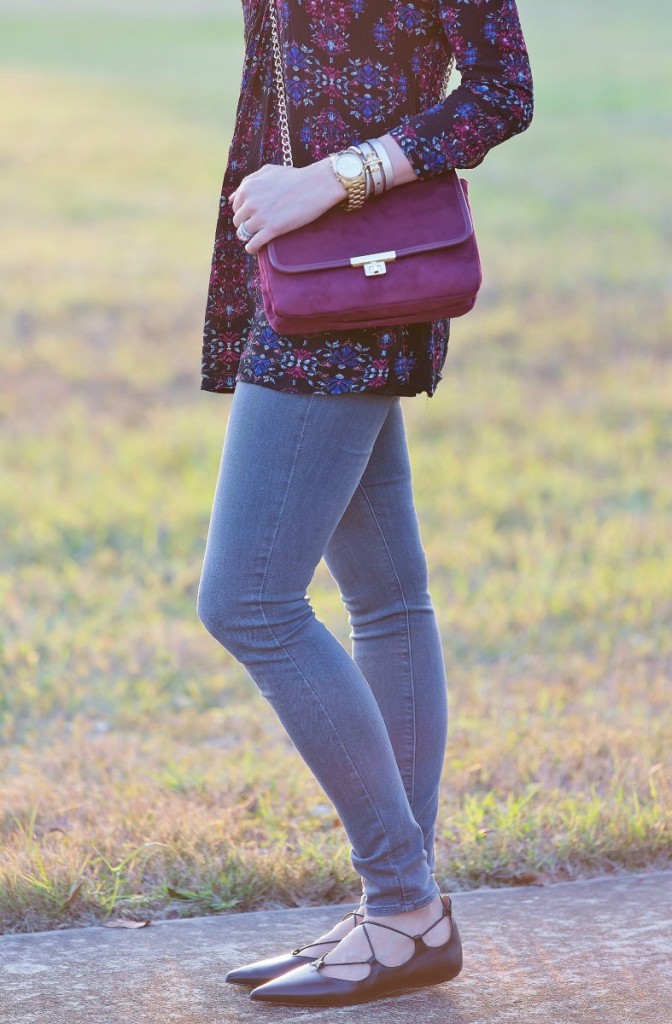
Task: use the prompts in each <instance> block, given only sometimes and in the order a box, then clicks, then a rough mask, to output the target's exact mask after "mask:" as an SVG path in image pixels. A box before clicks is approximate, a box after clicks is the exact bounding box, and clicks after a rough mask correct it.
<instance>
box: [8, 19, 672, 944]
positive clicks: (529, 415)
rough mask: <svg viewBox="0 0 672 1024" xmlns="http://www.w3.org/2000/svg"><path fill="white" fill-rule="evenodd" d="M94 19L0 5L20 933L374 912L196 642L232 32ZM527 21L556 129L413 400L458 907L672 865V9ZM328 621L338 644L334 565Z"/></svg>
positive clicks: (319, 590) (215, 408)
mask: <svg viewBox="0 0 672 1024" xmlns="http://www.w3.org/2000/svg"><path fill="white" fill-rule="evenodd" d="M76 6H77V5H72V4H69V5H68V6H67V7H64V8H63V10H60V9H59V11H58V12H57V13H54V9H53V8H52V7H51V5H49V4H47V3H37V2H34V3H33V4H31V7H30V9H26V10H24V11H21V9H20V8H19V7H18V5H14V6H13V5H11V4H8V3H6V2H2V3H0V16H1V17H2V32H1V33H0V39H1V42H0V48H1V50H0V53H1V56H2V68H1V69H0V78H1V81H0V140H1V141H0V174H1V175H2V178H3V187H2V190H1V191H0V218H1V220H2V224H3V227H4V232H3V238H4V242H5V244H4V245H3V246H2V247H0V279H2V282H3V288H2V296H1V297H0V317H1V323H0V327H1V331H2V334H1V338H2V347H1V350H0V360H1V368H0V373H1V379H2V389H1V392H0V418H1V421H2V432H1V434H0V460H1V464H2V488H1V489H0V529H1V530H2V537H3V545H2V549H1V551H0V621H1V625H0V673H1V679H2V683H1V688H0V741H1V742H2V747H1V748H0V929H2V930H4V931H30V930H38V929H45V928H56V927H62V926H66V925H74V924H86V923H93V922H96V921H98V922H100V921H102V920H104V919H105V918H106V917H108V916H109V915H114V916H118V915H122V916H123V915H127V916H141V915H146V916H150V917H152V918H165V917H175V916H188V915H192V914H195V913H214V912H220V911H228V910H243V909H250V908H254V907H259V906H269V905H270V906H280V905H295V904H302V903H311V902H326V901H331V900H334V901H338V900H341V899H346V898H350V897H354V896H356V895H357V894H358V892H359V883H358V880H357V879H356V877H355V875H354V874H353V871H352V868H351V866H350V863H349V858H348V845H347V842H346V841H345V839H344V834H343V832H342V829H341V827H340V825H339V823H338V822H337V820H336V818H335V815H334V812H333V809H332V808H331V806H330V804H329V803H328V801H327V800H326V799H325V797H324V795H323V794H322V793H321V792H320V790H319V788H318V787H317V785H316V783H315V782H314V780H313V779H312V778H311V776H310V774H309V773H308V771H307V769H306V768H305V767H304V766H303V764H302V763H301V762H300V760H299V759H298V756H297V755H296V753H295V752H294V750H293V748H292V746H291V744H290V743H289V741H288V739H287V738H286V736H285V735H284V733H283V731H282V729H281V728H280V726H279V724H278V723H277V722H276V720H275V718H274V716H273V713H272V711H271V709H270V707H269V706H268V705H267V704H266V703H265V702H264V700H263V699H262V698H261V697H260V695H259V694H258V693H257V691H256V689H255V687H254V685H253V684H252V683H251V681H250V680H249V679H248V678H247V677H246V675H245V673H244V671H243V670H242V668H241V667H240V666H238V665H237V664H236V663H235V662H233V660H232V659H231V658H230V657H229V656H228V655H227V654H225V653H224V651H223V650H222V649H221V648H219V647H218V646H217V644H216V643H215V642H214V641H213V640H212V639H211V638H210V637H209V636H208V635H207V634H206V633H205V631H204V629H203V627H202V626H201V625H200V623H199V622H198V619H197V617H196V612H195V596H196V586H197V582H198V575H199V572H200V566H201V559H202V555H203V546H204V541H205V533H206V529H207V523H208V516H209V511H210V503H211V500H212V494H213V489H214V483H215V477H216V472H217V466H218V461H219V456H220V450H221V443H222V440H223V435H224V429H225V425H226V416H227V411H228V406H229V399H228V398H226V397H224V396H219V395H206V394H203V393H202V392H200V391H199V364H200V329H201V323H202V316H203V308H204V304H205V290H206V286H207V275H208V270H209V260H210V252H211V245H212V236H213V231H214V222H215V215H216V207H217V199H218V192H219V186H220V183H221V177H222V174H223V170H224V166H225V162H226V154H227V148H228V142H229V139H230V132H231V126H232V118H233V113H234V108H235V100H236V98H237V88H238V81H239V75H240V26H239V22H238V13H237V10H236V9H235V8H234V7H233V6H232V4H231V3H227V4H226V5H223V7H222V12H221V15H219V14H218V13H217V11H216V9H214V10H213V5H212V4H209V3H204V4H203V7H202V8H201V6H200V5H199V4H197V3H193V4H191V5H186V8H188V9H189V13H188V14H184V13H182V14H180V13H176V12H175V11H174V10H173V11H172V13H171V14H170V16H167V15H166V14H165V12H164V10H163V8H159V7H158V5H156V4H155V3H154V2H153V0H152V2H148V3H145V4H143V5H142V7H141V8H140V9H136V10H135V11H132V12H131V11H130V10H129V9H128V7H127V6H126V5H121V4H120V5H119V6H118V7H115V6H114V5H107V6H106V7H105V9H104V10H102V9H101V12H100V13H99V14H91V13H85V12H82V10H80V11H79V12H77V13H75V7H76ZM81 6H82V5H80V7H81ZM71 8H72V10H71ZM186 8H185V9H186ZM521 10H522V13H523V16H524V22H525V27H526V32H527V36H528V40H529V43H530V49H531V52H532V56H533V63H534V70H535V75H536V83H537V97H538V100H537V117H536V120H535V123H534V126H533V128H532V129H531V130H530V132H529V133H527V134H526V135H525V136H523V137H522V138H520V139H517V140H515V141H513V142H511V143H510V144H507V145H506V146H504V147H502V148H501V149H500V150H497V151H495V152H493V153H492V154H490V156H489V158H488V160H487V161H486V163H485V164H484V165H483V167H482V168H480V169H479V170H477V171H476V172H474V173H472V174H471V175H470V180H471V186H472V196H473V202H474V207H475V212H476V216H477V224H478V229H479V238H480V241H481V247H482V252H483V257H484V263H485V272H486V288H485V290H484V294H483V297H482V299H481V300H480V302H479V305H478V308H477V310H476V311H475V312H474V314H473V315H471V316H470V317H468V318H466V319H465V320H464V321H456V322H455V323H454V325H453V335H452V340H451V350H450V354H449V357H448V361H447V363H446V368H445V374H444V380H443V381H442V383H441V385H440V387H439V391H438V393H437V395H436V396H435V397H434V398H432V399H431V400H428V399H427V398H426V397H424V396H423V397H422V398H419V399H415V400H405V401H404V412H405V416H406V421H407V425H408V431H409V440H410V444H411V447H412V457H413V466H414V481H415V490H416V497H417V504H418V508H419V513H420V517H421V523H422V529H423V538H424V541H425V546H426V548H427V552H428V556H429V560H430V565H431V589H432V593H433V596H434V599H435V603H436V607H437V612H438V616H439V621H440V627H441V632H442V636H443V639H444V647H445V654H446V661H447V667H448V674H449V679H450V709H451V728H450V740H449V747H448V750H447V756H446V765H445V774H444V785H443V798H442V808H441V815H440V819H439V835H438V874H439V880H440V881H441V883H442V884H443V885H445V886H446V887H447V888H464V887H471V886H477V885H481V884H485V883H487V884H498V885H505V884H515V883H516V882H521V881H523V882H524V881H530V880H535V879H536V880H552V879H560V878H575V877H577V876H579V875H587V874H594V873H601V872H605V871H616V870H622V869H635V868H637V869H639V868H647V867H653V866H656V865H658V866H662V865H667V864H669V863H670V859H671V851H672V829H671V828H670V821H671V814H670V754H669V751H670V749H671V739H672V735H671V732H672V730H671V729H670V721H669V692H670V682H671V679H672V636H671V634H670V629H669V623H670V621H671V620H672V567H671V563H670V559H669V536H670V524H671V521H672V517H671V512H672V494H671V493H670V488H669V484H668V483H667V481H668V480H669V463H670V454H671V452H672V401H671V399H672V388H671V387H670V384H671V379H670V378H671V376H672V374H671V372H670V348H669V333H670V324H671V322H672V317H671V315H670V306H669V290H668V282H667V272H668V264H669V258H668V249H667V246H668V239H669V232H670V215H669V207H668V204H667V202H666V198H667V192H668V188H669V180H670V171H671V168H670V160H669V156H668V152H667V147H666V145H665V138H666V133H667V131H668V129H669V122H670V115H669V113H668V110H667V104H666V100H665V97H666V96H667V95H668V94H669V79H670V69H669V60H668V56H667V53H666V50H665V46H664V40H663V38H662V33H651V31H650V25H651V23H652V19H653V23H655V20H656V18H657V19H659V20H662V18H663V16H664V11H665V8H664V6H663V4H662V2H654V0H648V2H647V3H644V4H643V5H640V8H638V11H637V15H636V16H635V15H634V14H631V13H629V12H627V11H626V10H625V5H622V8H619V7H618V5H617V6H616V7H614V5H613V4H609V5H607V4H606V3H604V2H601V0H600V2H596V3H594V4H591V5H590V6H588V5H585V4H579V3H578V2H577V0H568V3H566V4H564V5H563V6H562V7H560V8H559V7H558V5H555V4H550V3H537V4H535V5H532V4H531V3H524V4H521ZM68 11H70V13H68ZM199 12H201V13H199ZM666 211H668V212H666ZM311 596H312V598H313V601H314V603H315V606H316V609H317V612H318V614H319V615H320V617H321V618H323V619H324V620H325V621H327V623H328V624H329V626H330V627H331V628H332V629H333V630H334V632H335V633H336V634H337V635H338V637H339V638H340V639H341V641H342V642H343V643H344V644H346V645H348V643H349V640H348V625H347V621H346V618H345V615H344V612H343V610H342V608H341V605H340V601H339V598H338V594H337V592H336V590H335V587H334V585H333V583H332V581H331V579H330V577H329V575H328V573H327V571H326V569H325V568H324V566H320V567H319V569H318V572H317V574H316V577H315V580H314V582H313V584H312V586H311Z"/></svg>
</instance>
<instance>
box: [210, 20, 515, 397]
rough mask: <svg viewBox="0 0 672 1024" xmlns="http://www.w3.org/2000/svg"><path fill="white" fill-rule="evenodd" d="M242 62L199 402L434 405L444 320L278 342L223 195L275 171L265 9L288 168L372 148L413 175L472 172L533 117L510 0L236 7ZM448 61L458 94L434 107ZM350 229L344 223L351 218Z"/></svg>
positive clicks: (276, 142)
mask: <svg viewBox="0 0 672 1024" xmlns="http://www.w3.org/2000/svg"><path fill="white" fill-rule="evenodd" d="M242 2H243V19H244V39H245V56H244V64H243V73H242V81H241V90H240V97H239V101H238V108H237V113H236V122H235V128H234V133H233V138H232V141H231V146H230V150H229V158H228V163H227V168H226V172H225V175H224V182H223V186H222V193H221V201H220V211H219V218H218V222H217V228H216V234H215V247H214V254H213V261H212V272H211V278H210V287H209V292H208V302H207V310H206V319H205V329H204V344H203V362H202V371H203V378H202V384H201V387H202V389H203V390H208V391H218V392H230V391H233V390H234V389H235V385H236V382H237V380H250V381H253V382H255V383H262V384H266V385H267V386H270V387H276V388H278V389H281V390H288V391H291V390H294V391H303V392H305V391H322V392H324V393H330V394H338V393H342V392H345V391H349V390H360V391H364V390H367V391H374V390H377V391H378V392H379V393H390V392H392V393H396V394H417V393H418V392H419V391H421V390H426V391H427V392H428V394H430V395H431V394H432V393H433V392H434V389H435V387H436V384H437V381H438V380H440V370H441V368H442V365H443V361H444V359H445V355H446V349H447V343H448V326H449V325H448V322H447V321H438V322H434V323H426V324H414V325H407V326H404V325H399V326H398V327H392V328H390V327H387V328H384V329H383V328H378V329H375V328H368V329H362V328H360V329H356V330H351V331H349V332H338V331H337V332H333V331H332V332H329V334H328V335H317V334H315V335H308V336H306V337H304V338H299V337H296V336H291V337H288V338H281V337H279V336H278V335H277V334H275V332H274V331H273V330H272V329H271V328H270V325H269V324H268V322H267V321H266V319H265V316H264V313H263V304H262V302H261V295H260V289H259V281H258V273H257V268H256V257H253V256H250V255H248V254H247V253H246V251H245V249H244V247H243V245H242V244H241V243H240V242H239V240H238V239H237V238H236V235H235V229H234V227H233V224H232V217H233V213H232V210H231V206H230V204H229V202H228V197H229V194H230V193H231V192H232V191H233V190H234V189H235V188H236V187H237V186H238V185H239V183H240V181H241V180H242V178H243V177H244V176H245V175H246V174H249V173H250V172H251V171H253V170H256V169H257V168H258V167H260V166H261V165H262V164H264V163H281V162H282V147H281V141H280V134H279V123H278V117H277V107H276V105H275V103H276V101H275V95H274V88H273V55H272V40H271V26H270V17H269V7H268V4H269V3H271V2H276V3H277V7H276V10H277V19H278V27H279V35H280V42H281V52H282V57H283V63H284V67H283V71H284V80H285V89H286V94H287V103H288V111H289V122H290V124H289V128H290V137H291V143H292V151H293V155H294V164H295V165H296V166H305V165H306V164H309V163H311V162H313V161H315V160H319V159H321V158H323V157H325V156H327V154H329V153H332V152H334V151H336V150H339V149H344V148H346V147H347V146H349V145H351V144H353V143H356V142H361V141H363V140H365V139H367V138H371V137H380V136H381V135H384V134H385V133H386V132H390V133H391V134H392V136H393V137H394V138H395V139H396V141H397V142H398V143H399V145H400V146H401V148H402V150H403V151H404V153H405V155H406V157H407V158H408V160H409V161H410V163H411V165H412V167H413V169H414V171H415V174H416V176H417V177H418V178H427V177H431V176H433V175H436V174H441V173H444V172H446V171H448V170H451V169H453V168H458V169H459V168H472V167H476V166H477V165H478V164H480V163H481V161H482V160H483V159H484V157H485V156H486V154H487V153H488V152H489V150H490V149H492V148H493V147H494V146H497V145H498V144H500V143H502V142H504V141H506V140H507V139H509V138H511V137H512V136H514V135H516V134H518V133H520V132H522V131H524V130H525V129H526V128H527V127H528V125H529V124H530V121H531V119H532V113H533V94H532V77H531V72H530V65H529V60H528V54H527V49H526V46H525V41H524V38H523V33H522V30H521V26H520V21H519V17H518V11H517V7H516V4H515V2H514V0H413V2H407V0H242ZM453 60H454V62H455V66H456V67H457V69H458V70H459V72H460V75H461V81H460V84H459V86H458V88H457V89H455V90H454V91H453V92H451V93H450V94H448V95H446V94H445V87H446V80H447V73H448V71H449V68H450V67H451V65H452V63H453ZM353 216H356V214H353Z"/></svg>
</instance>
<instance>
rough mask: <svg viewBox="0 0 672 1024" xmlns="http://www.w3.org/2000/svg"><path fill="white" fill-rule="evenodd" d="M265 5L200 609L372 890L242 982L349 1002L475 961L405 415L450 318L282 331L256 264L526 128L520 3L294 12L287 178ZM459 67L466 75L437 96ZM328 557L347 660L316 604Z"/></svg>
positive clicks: (234, 213) (257, 32)
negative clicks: (315, 787) (448, 879)
mask: <svg viewBox="0 0 672 1024" xmlns="http://www.w3.org/2000/svg"><path fill="white" fill-rule="evenodd" d="M270 2H271V0H243V6H244V19H245V44H246V49H245V62H244V69H243V78H242V88H241V95H240V101H239V104H238V111H237V118H236V127H235V132H234V137H233V141H232V144H231V149H230V153H229V161H228V166H227V170H226V175H225V178H224V185H223V190H222V203H221V212H220V217H219V221H218V225H217V232H216V240H215V252H214V259H213V266H212V275H211V281H210V291H209V297H208V307H207V315H206V324H205V338H204V350H203V382H202V388H203V389H204V390H207V391H215V392H220V393H227V392H234V395H233V399H232V402H231V409H230V415H229V420H228V426H227V431H226V437H225V442H224V450H223V454H222V461H221V465H220V472H219V479H218V482H217V488H216V494H215V499H214V506H213V511H212V518H211V522H210V528H209V533H208V540H207V546H206V552H205V559H204V565H203V573H202V577H201V582H200V586H199V597H198V610H199V615H200V617H201V619H202V621H203V623H204V624H205V626H206V628H207V629H208V630H209V631H210V632H211V633H212V635H213V636H214V637H215V638H216V639H217V640H218V641H219V642H220V643H221V644H222V645H223V646H224V647H225V648H226V649H227V650H228V651H229V652H230V653H231V654H232V655H233V656H234V657H235V658H237V659H238V660H239V661H240V662H241V663H242V664H243V665H244V666H245V668H246V669H247V671H248V672H249V674H250V676H251V677H252V678H253V680H254V681H255V682H256V684H257V686H258V687H259V689H260V691H261V693H262V694H263V696H264V697H266V698H267V700H268V701H269V702H270V704H271V705H272V707H273V708H274V710H275V712H276V713H277V715H278V717H279V718H280V720H281V722H282V724H283V725H284V727H285V729H286V731H287V733H288V734H289V736H290V737H291V739H292V741H293V743H294V745H295V746H296V748H297V750H298V751H299V753H300V755H301V756H302V757H303V758H304V760H305V761H306V763H307V764H308V766H309V767H310V768H311V770H312V771H313V773H314V774H315V776H316V778H317V779H318V781H319V782H320V784H321V786H322V787H323V789H324V791H325V793H326V794H327V795H328V797H329V798H330V799H331V801H332V802H333V804H334V806H335V808H336V810H337V812H338V814H339V817H340V819H341V821H342V822H343V825H344V828H345V831H346V833H347V836H348V838H349V841H350V843H351V846H352V850H351V858H352V863H353V866H354V867H355V869H356V871H357V872H358V873H359V875H360V876H361V879H362V884H363V895H362V901H361V904H360V907H359V911H358V912H357V913H356V914H348V915H346V916H345V917H344V918H343V919H342V920H341V921H339V922H338V923H337V924H336V925H335V926H334V927H333V928H332V929H331V930H330V931H329V932H327V933H325V934H324V935H321V936H319V937H318V938H317V939H314V940H313V941H312V942H311V943H310V944H309V945H308V946H305V947H303V948H301V949H299V950H297V951H294V952H293V953H287V954H284V955H281V956H279V957H276V958H273V959H271V960H263V961H258V962H256V963H254V964H250V965H246V966H244V967H241V968H238V969H237V970H234V971H231V972H230V973H229V975H227V980H229V981H233V982H239V983H243V984H250V985H253V986H255V987H253V989H252V992H251V995H252V998H253V999H259V1000H265V1001H269V1002H280V1003H287V1004H293V1005H300V1004H306V1005H346V1004H349V1003H359V1002H364V1001H366V1000H368V999H372V998H376V997H378V996H380V995H386V994H389V993H391V992H394V991H396V990H399V989H401V988H402V987H409V986H413V985H427V984H433V983H437V982H442V981H445V980H448V979H449V978H452V977H454V976H455V974H457V973H458V971H459V970H460V967H461V963H462V959H461V948H460V940H459V934H458V932H457V927H456V925H455V922H454V921H453V920H452V913H451V907H450V898H449V897H448V896H447V895H442V894H441V893H440V892H439V887H438V886H437V883H436V880H435V877H434V868H435V864H434V829H435V822H436V815H437V809H438V799H439V785H440V775H441V769H442V764H443V758H444V752H445V744H446V729H447V710H446V676H445V669H444V663H443V657H442V651H441V642H440V637H439V633H438V629H437V624H436V619H435V615H434V610H433V607H432V602H431V598H430V595H429V592H428V589H427V565H426V561H425V554H424V550H423V546H422V542H421V538H420V533H419V529H418V522H417V516H416V511H415V508H414V503H413V494H412V485H411V470H410V465H409V457H408V450H407V444H406V437H405V432H404V423H403V418H402V411H401V405H400V396H402V395H416V394H420V393H421V392H423V391H424V392H426V393H427V394H428V395H432V394H434V392H435V389H436V386H437V384H438V382H439V380H440V379H441V370H442V368H443V364H444V360H445V358H446V350H447V344H448V330H449V324H448V322H447V321H439V322H434V323H423V324H413V325H398V326H396V327H385V328H367V329H363V328H358V329H352V330H349V331H330V332H324V333H318V334H308V335H306V336H295V335H294V336H286V337H283V336H279V335H278V334H277V333H276V332H275V331H274V330H273V329H272V328H271V327H270V325H269V323H268V320H267V319H266V316H265V313H264V308H263V303H262V300H261V293H260V287H259V277H258V272H257V260H256V253H257V252H258V251H259V249H260V248H261V247H262V246H263V245H265V243H266V242H268V241H269V240H270V239H272V238H274V237H276V236H278V235H281V234H284V233H285V232H288V231H291V230H292V229H294V228H297V227H299V226H301V225H303V224H306V223H308V222H310V221H312V220H313V219H315V218H316V217H318V216H320V215H321V214H322V213H323V212H325V211H326V210H327V209H329V208H330V207H332V206H334V205H335V204H336V203H342V204H343V205H344V206H346V207H347V208H348V209H350V210H352V214H351V215H352V216H353V217H356V216H357V209H358V208H359V206H361V205H362V203H363V202H365V201H366V199H367V198H368V197H370V195H372V194H374V193H375V192H377V191H381V190H383V189H384V188H392V187H396V186H398V185H400V184H403V183H406V182H412V181H414V180H417V179H419V178H426V177H430V176H432V175H436V174H441V173H445V172H446V171H448V170H450V169H452V168H464V167H475V166H477V165H478V164H479V163H480V162H481V161H482V160H483V158H484V157H485V155H486V153H487V152H488V151H489V150H490V149H491V148H492V147H493V146H495V145H497V144H499V143H501V142H503V141H505V140H506V139H508V138H510V137H511V136H513V135H515V134H517V133H519V132H521V131H523V130H524V129H525V128H526V127H527V126H528V124H529V123H530V120H531V117H532V81H531V75H530V69H529V62H528V58H527V51H526V47H525V43H524V40H523V36H522V32H521V28H520V23H519V19H518V13H517V10H516V5H515V3H514V0H415V2H413V3H407V2H406V0H393V2H390V0H370V2H368V3H364V2H363V0H281V2H280V3H279V4H278V6H277V8H276V16H277V24H278V32H279V38H280V50H281V54H282V74H283V78H284V82H285V89H286V94H287V102H288V108H289V122H290V123H289V131H290V139H291V147H292V150H293V153H294V164H295V166H293V167H290V166H281V164H282V156H283V148H282V138H281V133H280V118H279V116H278V109H279V108H278V106H277V97H276V96H275V95H274V92H273V88H272V85H273V70H274V68H273V46H272V17H271V9H270V7H269V4H270ZM453 58H454V59H455V62H456V65H457V67H458V69H459V71H460V72H461V76H462V80H461V84H460V86H459V87H458V88H457V89H456V90H455V91H454V92H453V93H452V94H451V95H449V96H448V97H447V98H442V96H443V92H444V85H445V80H446V74H447V71H448V69H449V67H450V65H451V62H452V60H453ZM344 153H345V154H347V156H346V157H345V158H344V157H343V155H342V154H344ZM353 161H354V162H353ZM372 251H375V245H372ZM322 557H323V558H324V560H325V562H326V564H327V566H328V568H329V570H330V572H331V574H332V575H333V577H334V579H335V580H336V582H337V584H338V586H339V588H340V592H341V596H342V599H343V602H344V604H345V607H346V608H347V610H348V613H349V619H350V623H351V627H352V634H351V635H352V641H353V646H352V657H350V656H349V655H348V654H347V653H346V651H345V650H344V648H343V647H342V646H341V645H340V644H339V643H338V641H337V640H336V639H335V638H334V636H333V635H332V634H331V633H330V632H329V631H328V630H327V628H326V627H325V626H324V624H323V623H322V622H320V621H319V620H318V619H317V618H316V617H315V615H314V612H313V610H312V608H311V606H310V603H309V601H308V599H307V597H306V589H307V587H308V585H309V583H310V580H311V578H312V576H313V573H314V570H315V567H316V566H317V564H318V562H319V561H320V559H321V558H322ZM420 936H422V938H420Z"/></svg>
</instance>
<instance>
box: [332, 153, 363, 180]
mask: <svg viewBox="0 0 672 1024" xmlns="http://www.w3.org/2000/svg"><path fill="white" fill-rule="evenodd" d="M336 167H337V169H338V173H339V174H341V175H342V176H343V177H344V178H359V177H360V176H361V173H362V161H361V160H360V158H359V157H358V156H357V154H356V153H340V154H339V156H338V159H337V160H336Z"/></svg>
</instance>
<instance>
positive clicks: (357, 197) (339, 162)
mask: <svg viewBox="0 0 672 1024" xmlns="http://www.w3.org/2000/svg"><path fill="white" fill-rule="evenodd" d="M329 159H330V160H331V166H332V167H333V169H334V174H335V175H336V177H337V178H338V180H339V181H340V182H341V184H343V185H344V186H345V188H346V190H347V193H348V195H347V197H346V198H345V199H344V200H343V202H342V203H341V206H342V207H343V209H344V210H346V211H347V212H348V213H350V211H351V210H358V209H359V208H360V206H363V205H364V200H365V199H366V167H365V165H364V160H363V158H362V157H361V155H360V154H359V153H358V152H357V150H355V149H343V150H341V152H340V153H330V154H329Z"/></svg>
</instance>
